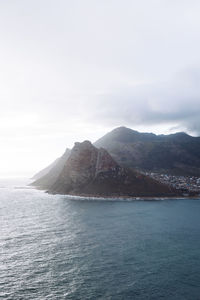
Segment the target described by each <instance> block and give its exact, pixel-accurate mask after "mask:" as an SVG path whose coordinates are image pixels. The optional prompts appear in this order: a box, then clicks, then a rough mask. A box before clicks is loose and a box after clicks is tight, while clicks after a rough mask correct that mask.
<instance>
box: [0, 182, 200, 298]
mask: <svg viewBox="0 0 200 300" xmlns="http://www.w3.org/2000/svg"><path fill="white" fill-rule="evenodd" d="M27 183H28V180H24V179H23V180H19V179H17V180H16V179H12V180H11V179H5V180H3V179H1V180H0V249H1V252H0V299H9V300H11V299H12V300H19V299H23V300H26V299H27V300H28V299H30V300H33V299H38V300H45V299H52V300H54V299H59V300H60V299H74V300H78V299H102V300H103V299H104V300H105V299H113V300H117V299H125V300H127V299H134V300H135V299H154V300H155V299H167V300H169V299H173V300H174V299H181V300H183V299H187V300H189V299H191V300H195V299H200V296H199V295H200V251H199V249H200V201H199V200H200V199H199V200H198V199H184V200H163V201H130V200H129V201H122V200H117V199H116V200H115V201H108V200H107V201H106V200H104V201H100V200H94V199H91V200H88V199H83V198H82V199H80V198H77V199H76V198H73V199H72V198H70V197H68V196H60V195H49V194H47V193H45V192H43V191H38V190H36V189H33V188H27V187H26V184H27Z"/></svg>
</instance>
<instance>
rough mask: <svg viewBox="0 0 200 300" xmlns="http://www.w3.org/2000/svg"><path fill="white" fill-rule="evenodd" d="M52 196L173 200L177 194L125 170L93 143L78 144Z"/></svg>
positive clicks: (54, 185)
mask: <svg viewBox="0 0 200 300" xmlns="http://www.w3.org/2000/svg"><path fill="white" fill-rule="evenodd" d="M49 192H50V193H59V194H71V195H85V196H104V197H106V196H107V197H111V196H113V197H119V196H131V197H139V196H149V197H150V196H172V195H175V194H176V191H174V190H171V189H170V188H169V187H168V186H166V185H163V184H160V183H158V182H157V181H155V180H153V179H151V178H149V177H147V176H144V175H141V174H139V173H137V172H133V171H131V170H129V169H128V168H124V167H121V166H120V165H119V164H118V163H116V162H115V160H114V159H113V158H112V157H111V155H110V154H109V153H108V152H107V151H106V150H105V149H103V148H100V149H98V148H96V147H94V146H93V145H92V144H91V143H90V142H89V141H84V142H83V143H75V146H74V148H73V149H72V151H71V153H70V156H69V158H68V159H67V161H66V163H65V165H64V168H63V170H62V171H61V173H60V175H59V177H58V178H57V180H56V182H55V183H54V184H53V185H52V186H51V187H50V188H49Z"/></svg>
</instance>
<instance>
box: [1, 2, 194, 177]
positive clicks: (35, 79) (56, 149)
mask: <svg viewBox="0 0 200 300" xmlns="http://www.w3.org/2000/svg"><path fill="white" fill-rule="evenodd" d="M199 11H200V1H199V0H140V1H138V0H137V1H136V0H123V1H122V0H101V1H99V0H84V1H82V0H73V1H72V0H71V1H69V0H29V1H27V0H17V1H16V0H6V1H4V0H0V40H1V44H0V177H7V176H10V177H11V176H32V175H33V174H34V173H35V172H37V171H39V170H40V169H42V168H43V167H45V166H46V165H48V164H49V163H51V162H52V161H53V160H54V159H56V158H57V157H59V156H60V155H62V153H63V152H64V151H65V148H66V147H69V148H71V147H72V146H73V144H74V142H76V141H83V140H85V139H87V140H91V141H92V142H94V141H95V140H97V139H98V138H100V137H101V136H102V135H104V134H105V133H107V132H108V131H110V130H112V129H114V128H115V127H118V126H127V127H130V128H132V129H134V130H139V131H142V132H154V133H157V134H160V133H164V134H168V133H172V132H176V131H185V132H187V133H189V134H192V135H194V136H198V135H200V118H199V116H200V105H199V104H200V18H199Z"/></svg>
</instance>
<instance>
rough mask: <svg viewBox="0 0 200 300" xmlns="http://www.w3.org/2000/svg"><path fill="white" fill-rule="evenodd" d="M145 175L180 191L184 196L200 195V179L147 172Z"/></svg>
mask: <svg viewBox="0 0 200 300" xmlns="http://www.w3.org/2000/svg"><path fill="white" fill-rule="evenodd" d="M145 175H147V176H149V177H151V178H153V179H155V180H157V181H159V182H161V183H164V184H167V185H168V186H170V187H173V188H175V189H177V190H180V191H181V192H182V193H183V195H185V196H188V195H200V178H199V177H195V176H174V175H167V174H159V173H153V172H145Z"/></svg>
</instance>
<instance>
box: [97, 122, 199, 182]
mask: <svg viewBox="0 0 200 300" xmlns="http://www.w3.org/2000/svg"><path fill="white" fill-rule="evenodd" d="M94 145H95V146H96V147H98V148H100V147H103V148H105V149H106V150H107V151H108V152H109V153H110V154H111V155H112V157H113V158H114V159H115V160H116V161H117V162H118V163H119V164H121V165H123V166H128V167H131V168H135V169H137V170H139V171H147V172H159V173H168V174H174V175H184V176H186V175H188V176H200V137H192V136H190V135H188V134H186V133H184V132H178V133H175V134H170V135H155V134H153V133H140V132H138V131H135V130H132V129H129V128H126V127H119V128H116V129H114V130H113V131H111V132H109V133H107V134H106V135H105V136H103V137H102V138H100V139H99V140H98V141H96V142H95V143H94Z"/></svg>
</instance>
